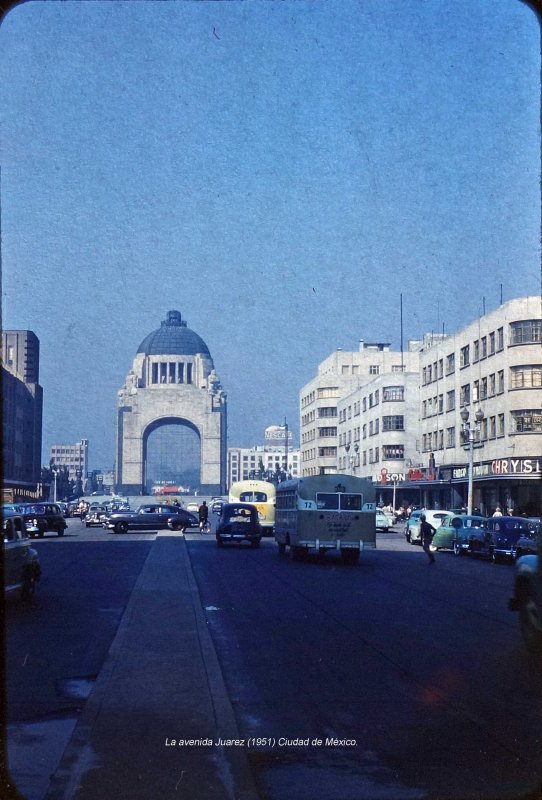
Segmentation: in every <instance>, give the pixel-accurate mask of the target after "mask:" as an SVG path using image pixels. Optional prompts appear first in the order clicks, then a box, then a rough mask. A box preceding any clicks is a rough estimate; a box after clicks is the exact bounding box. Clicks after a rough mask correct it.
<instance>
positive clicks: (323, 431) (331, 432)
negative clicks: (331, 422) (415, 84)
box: [318, 428, 337, 438]
mask: <svg viewBox="0 0 542 800" xmlns="http://www.w3.org/2000/svg"><path fill="white" fill-rule="evenodd" d="M318 436H319V437H320V438H324V437H326V436H337V428H318Z"/></svg>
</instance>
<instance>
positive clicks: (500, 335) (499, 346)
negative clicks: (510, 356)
mask: <svg viewBox="0 0 542 800" xmlns="http://www.w3.org/2000/svg"><path fill="white" fill-rule="evenodd" d="M501 350H504V328H499V329H498V331H497V352H500V351H501Z"/></svg>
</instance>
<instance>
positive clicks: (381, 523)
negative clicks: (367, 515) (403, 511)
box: [376, 508, 392, 532]
mask: <svg viewBox="0 0 542 800" xmlns="http://www.w3.org/2000/svg"><path fill="white" fill-rule="evenodd" d="M391 525H392V522H391V520H390V518H389V517H388V515H387V514H384V512H383V511H382V509H381V508H377V509H376V529H377V531H386V532H387V531H389V529H390V527H391Z"/></svg>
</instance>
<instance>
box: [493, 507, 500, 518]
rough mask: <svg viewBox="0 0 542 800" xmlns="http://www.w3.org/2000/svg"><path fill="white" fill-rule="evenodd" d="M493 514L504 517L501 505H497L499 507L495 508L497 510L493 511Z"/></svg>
mask: <svg viewBox="0 0 542 800" xmlns="http://www.w3.org/2000/svg"><path fill="white" fill-rule="evenodd" d="M493 516H494V517H502V511H501V509H500V506H497V508H496V509H495V511H494V512H493Z"/></svg>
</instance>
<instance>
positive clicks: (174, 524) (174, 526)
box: [171, 522, 184, 533]
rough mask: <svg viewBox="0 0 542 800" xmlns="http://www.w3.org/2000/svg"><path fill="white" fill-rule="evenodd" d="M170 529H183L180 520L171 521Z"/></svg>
mask: <svg viewBox="0 0 542 800" xmlns="http://www.w3.org/2000/svg"><path fill="white" fill-rule="evenodd" d="M171 530H172V531H180V530H183V527H182V524H181V523H180V522H172V523H171ZM183 533H184V530H183Z"/></svg>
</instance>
